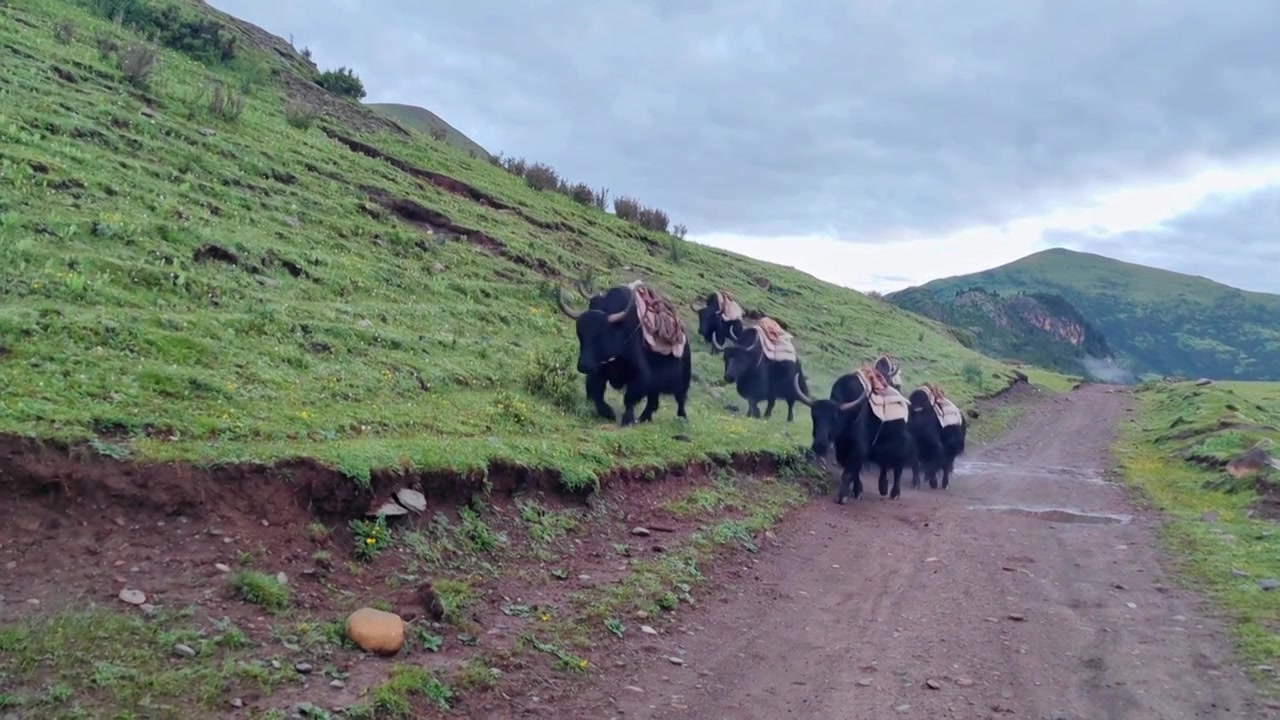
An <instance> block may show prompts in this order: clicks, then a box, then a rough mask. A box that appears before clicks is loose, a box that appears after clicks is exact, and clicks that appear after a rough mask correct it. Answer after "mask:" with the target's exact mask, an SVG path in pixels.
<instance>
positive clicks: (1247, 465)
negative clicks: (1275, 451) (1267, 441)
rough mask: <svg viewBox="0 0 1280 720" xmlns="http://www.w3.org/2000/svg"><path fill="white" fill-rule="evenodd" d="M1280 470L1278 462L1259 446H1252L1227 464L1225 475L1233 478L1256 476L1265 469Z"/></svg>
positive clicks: (1279, 462)
mask: <svg viewBox="0 0 1280 720" xmlns="http://www.w3.org/2000/svg"><path fill="white" fill-rule="evenodd" d="M1268 467H1271V468H1274V469H1277V470H1280V460H1276V459H1275V458H1273V457H1271V454H1270V453H1268V452H1267V451H1266V449H1265V448H1263V447H1262V446H1261V444H1258V445H1254V446H1253V447H1251V448H1249V449H1248V450H1246V451H1244V452H1243V453H1241V454H1239V455H1237V456H1235V457H1234V458H1231V460H1230V461H1229V462H1228V463H1227V468H1226V470H1227V474H1228V475H1230V476H1231V477H1234V478H1243V477H1249V476H1251V475H1257V474H1258V473H1260V472H1262V471H1263V470H1265V469H1266V468H1268Z"/></svg>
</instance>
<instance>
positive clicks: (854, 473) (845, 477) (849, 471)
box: [836, 464, 862, 505]
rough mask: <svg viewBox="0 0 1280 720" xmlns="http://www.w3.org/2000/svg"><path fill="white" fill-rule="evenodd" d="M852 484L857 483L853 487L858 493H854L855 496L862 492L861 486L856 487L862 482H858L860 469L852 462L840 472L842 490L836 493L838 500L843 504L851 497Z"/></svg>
mask: <svg viewBox="0 0 1280 720" xmlns="http://www.w3.org/2000/svg"><path fill="white" fill-rule="evenodd" d="M850 485H855V487H854V488H853V490H854V491H855V493H856V494H855V495H854V497H855V498H857V497H858V495H860V494H862V491H861V488H857V487H856V485H861V483H859V482H858V469H857V468H856V467H855V466H854V465H852V464H850V465H849V466H847V467H845V468H844V471H843V472H841V473H840V490H839V491H838V492H837V493H836V502H838V503H840V504H841V505H843V504H844V502H845V500H846V499H847V498H848V497H849V491H850V487H849V486H850Z"/></svg>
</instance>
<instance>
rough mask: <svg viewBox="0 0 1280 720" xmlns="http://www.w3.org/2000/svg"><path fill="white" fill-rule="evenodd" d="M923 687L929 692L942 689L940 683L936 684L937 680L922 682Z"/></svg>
mask: <svg viewBox="0 0 1280 720" xmlns="http://www.w3.org/2000/svg"><path fill="white" fill-rule="evenodd" d="M924 686H925V687H927V688H929V689H930V690H941V689H942V683H940V682H938V681H937V680H925V681H924Z"/></svg>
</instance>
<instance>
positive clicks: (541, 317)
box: [0, 0, 1010, 486]
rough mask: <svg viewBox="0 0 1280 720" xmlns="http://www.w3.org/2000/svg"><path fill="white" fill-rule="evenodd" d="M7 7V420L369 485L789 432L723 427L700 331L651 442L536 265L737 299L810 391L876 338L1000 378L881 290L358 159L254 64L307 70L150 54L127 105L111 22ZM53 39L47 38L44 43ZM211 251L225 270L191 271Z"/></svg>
mask: <svg viewBox="0 0 1280 720" xmlns="http://www.w3.org/2000/svg"><path fill="white" fill-rule="evenodd" d="M152 2H153V3H159V2H161V0H152ZM184 7H186V8H187V11H188V12H192V13H199V12H203V11H202V10H201V9H200V8H201V6H197V5H190V4H184ZM0 14H2V15H3V16H4V22H0V43H3V44H4V45H5V46H6V48H7V50H6V53H7V54H6V57H7V58H9V62H8V64H7V65H6V81H5V84H4V86H3V88H0V102H3V103H4V105H5V107H6V108H9V109H8V110H6V113H5V119H4V121H3V122H2V123H0V148H3V149H2V150H0V186H2V187H3V188H4V193H3V196H2V197H3V200H2V201H0V346H2V347H3V351H0V383H2V384H3V385H4V386H5V392H4V393H3V394H2V395H0V432H5V433H15V434H19V435H24V436H32V437H39V438H53V439H60V440H86V439H90V438H96V439H97V440H98V443H99V444H98V447H100V448H107V449H109V450H110V451H111V453H110V454H114V455H118V456H127V457H129V458H131V459H135V460H181V461H191V462H196V463H202V464H214V463H225V462H232V461H259V462H269V461H274V460H278V459H283V458H292V457H303V456H305V457H311V458H315V459H317V460H319V461H320V462H323V463H326V464H328V465H330V466H332V467H335V468H337V469H338V470H340V471H342V472H343V473H345V474H346V475H348V476H349V477H351V478H352V480H353V481H355V482H362V483H363V482H368V480H369V478H370V474H371V472H372V471H373V470H375V469H379V468H396V469H401V470H443V471H449V470H453V471H466V470H483V469H484V468H486V467H488V466H489V464H490V463H491V462H492V461H494V460H496V459H501V460H506V461H510V462H514V463H517V464H520V465H524V466H527V467H531V468H546V469H552V470H555V471H557V472H559V473H560V476H561V477H562V479H563V482H565V483H566V484H568V485H571V486H584V485H588V484H591V483H593V482H595V481H596V479H597V478H598V476H599V475H600V473H602V472H603V471H606V470H608V469H610V468H614V467H649V466H655V465H665V464H669V463H677V462H684V461H691V460H697V459H707V458H723V457H724V456H726V455H727V454H729V453H732V452H738V451H758V452H775V453H782V454H785V453H789V452H792V451H794V450H795V448H796V447H797V446H798V445H800V444H802V443H805V442H807V437H808V434H809V422H808V418H807V413H800V419H799V420H798V421H797V422H796V423H794V424H793V425H790V426H788V425H786V424H785V423H784V422H782V420H781V419H780V418H777V417H775V418H774V419H773V420H772V421H769V422H758V421H748V420H746V419H744V418H742V417H738V416H734V415H732V414H730V413H728V412H726V411H725V407H724V406H725V405H726V404H729V403H732V404H734V405H738V406H741V405H742V404H741V402H740V401H739V399H738V398H737V397H736V394H735V393H734V392H733V391H732V389H726V388H722V387H720V385H719V382H718V380H719V378H720V376H721V374H722V369H721V362H720V360H719V358H717V357H713V356H711V355H710V354H709V353H708V352H707V349H706V347H705V346H704V344H703V343H701V341H700V340H693V342H694V347H695V354H694V362H695V373H696V375H697V377H698V381H697V383H696V384H695V387H694V388H693V391H692V397H691V400H690V411H689V412H690V421H689V423H687V424H685V423H682V422H677V421H676V420H675V419H674V417H673V416H674V406H673V403H672V402H671V401H670V400H669V399H667V400H664V406H663V408H662V409H661V410H660V411H659V413H658V415H657V416H656V419H655V422H654V423H652V424H650V425H647V426H643V427H635V428H627V429H623V430H620V429H618V428H616V427H612V426H609V425H606V424H605V423H603V422H601V421H599V420H597V419H596V418H594V417H593V416H592V415H591V414H590V413H589V412H588V410H587V408H586V406H585V405H586V404H585V402H584V400H583V397H582V390H581V379H580V376H578V375H577V373H576V371H575V369H574V365H575V353H576V340H575V338H574V334H573V326H572V324H571V322H570V321H568V320H567V319H566V318H564V317H563V316H561V315H560V314H559V313H558V312H557V310H556V309H555V306H554V304H553V301H552V299H551V298H552V295H551V294H550V292H549V289H550V283H549V282H548V276H547V275H546V274H544V272H543V271H538V270H535V269H530V267H527V266H526V265H530V266H533V267H535V268H537V267H545V268H552V269H563V271H564V272H565V273H567V275H568V276H569V277H570V278H578V279H581V278H584V277H592V278H595V280H596V283H597V285H601V284H604V283H605V282H606V281H607V282H610V283H617V282H625V281H629V280H631V279H633V278H634V277H636V276H640V277H643V278H646V279H647V280H648V281H649V282H650V283H651V284H653V285H655V286H657V287H658V288H659V289H660V290H662V291H663V292H664V293H667V294H668V295H669V296H671V297H672V298H673V299H674V300H676V301H677V302H678V304H679V305H680V306H681V307H684V308H686V310H685V319H686V321H687V322H688V323H690V324H691V327H690V330H691V331H692V330H693V329H694V328H693V326H692V323H693V320H694V316H693V313H692V312H691V311H689V310H687V304H688V303H689V302H690V301H692V300H693V299H694V298H695V297H699V296H701V295H704V294H705V293H707V292H709V291H711V290H713V289H715V288H716V287H727V288H730V289H731V290H733V291H735V292H736V293H738V295H739V296H740V297H741V299H742V300H743V301H744V302H745V304H746V305H747V306H748V307H759V308H762V309H764V310H766V311H767V312H769V313H770V314H772V315H774V316H776V317H779V318H781V319H783V320H784V321H785V322H787V323H789V324H790V326H791V328H792V329H793V331H794V332H795V334H796V336H797V338H798V344H799V348H800V351H801V353H802V358H803V360H804V363H805V366H806V369H807V371H808V373H809V375H810V376H811V377H812V383H811V388H812V389H813V392H814V394H819V395H825V394H826V392H827V390H828V388H829V384H830V382H831V381H832V380H833V379H834V378H835V377H837V376H838V375H839V374H841V373H843V372H845V371H847V370H849V369H850V368H851V367H853V365H854V364H855V362H858V361H861V360H864V359H871V358H874V357H875V355H876V354H878V353H879V352H881V351H889V352H892V353H894V354H895V355H897V356H898V357H900V358H901V359H902V360H903V363H904V375H905V379H906V382H907V383H908V384H910V383H916V382H920V381H924V380H932V381H936V382H939V383H940V384H941V385H942V386H943V387H944V388H946V390H947V391H948V393H949V394H950V395H951V396H952V397H954V398H955V399H956V400H958V401H959V402H960V403H962V404H967V403H969V402H970V401H971V400H972V399H973V398H974V396H975V395H976V394H978V393H979V392H981V391H983V390H985V391H987V392H991V391H994V390H996V389H999V387H1001V386H1003V385H1004V384H1005V382H1006V379H1007V378H1008V377H1009V375H1010V371H1009V368H1008V367H1007V366H1005V365H1002V364H1000V363H997V362H995V361H993V360H990V359H988V358H985V357H983V356H980V355H978V354H977V353H975V352H972V351H970V350H968V349H966V348H964V347H962V346H961V345H959V344H958V343H956V342H955V341H954V340H953V338H952V337H951V336H950V335H949V334H948V333H946V332H945V331H943V330H942V329H941V328H940V327H939V326H938V325H937V324H936V323H933V322H931V321H928V320H925V319H923V318H921V317H918V316H915V315H912V314H909V313H906V312H903V311H901V310H899V309H897V308H895V307H893V306H892V305H890V304H888V303H884V302H880V301H876V300H873V299H870V298H867V297H865V296H863V295H861V294H859V293H857V292H854V291H851V290H847V289H843V288H839V287H836V286H833V285H830V284H827V283H823V282H821V281H818V280H816V279H814V278H812V277H810V276H807V275H804V274H801V273H799V272H796V271H794V270H790V269H786V268H781V267H777V266H772V265H768V264H765V263H761V262H757V261H754V260H749V259H747V258H743V257H740V256H737V255H734V254H731V253H726V252H722V251H718V250H714V249H709V248H706V247H701V246H696V245H691V244H687V243H683V242H681V241H678V240H675V239H674V238H672V237H670V236H667V235H665V234H661V233H654V232H649V231H644V230H640V229H638V228H636V227H635V226H633V225H630V224H628V223H625V222H622V221H620V220H618V219H617V218H614V217H613V216H612V215H609V214H605V213H603V212H600V211H597V210H595V209H594V208H587V207H583V206H581V205H578V204H576V203H574V202H573V201H572V200H570V199H569V198H566V197H564V196H562V195H559V194H556V193H540V192H537V191H534V190H532V189H530V188H529V187H528V186H527V184H526V183H524V182H523V181H522V180H520V179H519V178H516V177H514V176H512V175H510V174H508V173H506V172H505V171H503V170H501V169H500V168H497V167H495V166H494V165H492V164H490V163H488V162H485V161H483V160H473V159H471V158H469V157H468V156H467V155H466V154H465V153H463V152H461V151H459V150H457V149H456V148H454V147H452V146H450V145H449V144H447V143H441V142H434V141H432V140H430V139H429V138H422V137H414V138H404V137H400V136H392V135H377V136H365V137H362V140H363V141H364V142H367V143H369V144H370V145H373V146H376V147H378V148H380V150H381V151H382V152H383V153H386V154H387V155H389V156H393V157H396V158H398V159H399V160H401V161H403V162H404V163H408V164H410V165H412V166H415V167H419V168H423V169H426V170H430V171H432V172H436V173H441V174H444V175H447V176H449V177H452V178H455V179H457V180H459V181H463V182H465V183H467V184H469V185H470V186H472V187H474V188H476V189H479V190H480V191H483V192H484V193H487V194H489V195H491V196H493V197H494V198H497V199H498V200H500V201H501V202H503V203H506V204H509V205H511V206H512V207H515V208H517V209H518V210H519V213H517V212H513V211H501V210H495V209H493V208H491V207H487V206H484V205H481V204H479V203H476V202H473V201H471V200H470V199H468V198H466V197H464V196H461V195H458V194H452V193H448V192H445V191H442V190H440V189H438V188H437V187H436V186H435V185H432V184H430V183H426V182H423V181H420V180H418V179H416V178H415V177H413V176H412V175H410V174H409V173H407V172H404V171H402V170H399V169H396V168H395V167H392V165H390V164H388V163H387V162H384V161H381V160H376V159H371V158H368V157H365V156H364V155H361V154H357V153H353V152H351V151H349V150H348V149H346V147H345V146H343V145H341V144H339V143H336V142H334V141H333V140H331V139H329V138H328V137H327V136H326V135H325V134H324V133H323V132H322V131H321V128H320V127H319V126H312V127H307V128H304V127H295V126H294V125H292V124H290V122H289V121H288V119H287V118H286V107H287V104H288V103H289V102H292V101H291V100H290V99H289V98H287V97H286V96H285V94H284V93H285V91H284V89H283V86H281V85H277V84H275V83H277V82H278V81H277V80H276V79H273V78H272V76H271V74H270V72H268V70H271V71H276V72H279V73H282V74H284V75H288V74H289V73H293V72H295V69H294V68H295V65H296V64H292V63H284V62H277V61H276V60H275V59H273V58H269V57H266V56H265V55H264V56H258V55H251V54H250V51H251V49H252V46H251V45H249V44H244V45H243V46H242V48H243V49H242V51H241V52H242V55H241V56H239V57H237V58H236V59H235V61H234V62H230V63H217V62H212V61H206V62H197V61H196V60H194V59H193V58H191V57H189V56H187V55H183V54H179V53H176V52H173V51H171V50H167V49H166V50H162V51H161V52H160V56H159V57H160V62H159V66H158V68H157V69H155V70H154V72H153V73H152V74H151V76H150V77H149V79H148V82H147V83H146V87H147V88H149V89H148V90H146V91H145V92H144V91H140V90H137V89H134V88H132V87H131V86H128V85H127V84H126V83H125V82H124V81H123V80H122V78H121V73H120V70H119V69H118V67H117V62H116V60H115V59H114V58H113V57H112V56H109V55H104V54H103V53H102V52H101V51H100V49H99V47H100V46H101V45H102V44H103V43H102V42H101V39H102V38H111V37H114V38H116V42H118V43H120V44H122V45H126V46H127V45H129V44H131V43H136V42H137V41H138V38H137V37H136V36H133V35H131V34H130V33H129V32H128V31H127V30H121V29H119V28H116V27H114V26H113V25H111V24H110V23H108V22H106V21H103V20H100V19H96V18H94V17H92V16H91V15H90V14H88V13H87V12H85V11H83V10H81V9H80V6H78V5H76V4H74V3H72V2H69V0H55V1H51V2H48V3H33V4H20V5H9V6H5V7H3V8H0ZM67 24H70V25H73V26H74V28H75V32H74V34H73V37H72V38H71V39H70V40H69V41H65V42H64V40H65V38H66V34H65V33H61V34H60V33H57V32H55V28H57V27H60V26H65V25H67ZM60 38H61V39H60ZM64 78H71V79H70V80H68V79H64ZM215 83H222V84H225V85H226V86H227V87H229V88H233V89H234V90H235V92H237V93H241V92H242V93H243V97H244V108H243V111H242V112H241V113H240V114H239V115H238V116H237V117H236V118H235V119H234V120H229V119H226V118H225V117H222V116H219V115H215V114H213V113H212V112H211V111H210V110H209V109H208V108H207V107H206V105H205V101H203V100H201V98H206V97H207V94H208V91H209V90H210V88H212V87H213V86H214V84H215ZM335 102H336V101H335ZM350 105H351V108H350V112H351V113H355V114H359V113H367V112H369V111H368V110H367V109H364V108H362V107H361V106H359V105H358V104H356V103H350ZM343 132H345V131H343ZM352 134H354V133H352ZM362 188H375V189H377V192H379V193H383V194H385V195H388V196H393V197H405V198H412V199H413V200H414V201H416V202H418V203H420V204H421V205H423V206H425V207H427V208H430V209H432V210H434V211H437V212H440V213H443V214H445V215H448V216H449V217H450V218H451V219H452V221H453V222H454V223H456V224H458V225H462V226H465V227H468V228H474V229H477V230H482V231H484V232H485V233H488V234H489V235H491V236H492V237H493V238H496V239H497V240H498V241H500V242H501V243H502V245H503V246H504V247H505V249H503V250H501V251H498V250H492V249H486V247H484V246H481V245H478V244H475V243H471V242H468V241H467V240H465V239H460V238H458V237H454V236H452V235H447V236H446V234H444V233H434V234H427V233H425V232H423V231H421V230H419V229H417V228H415V227H413V226H410V225H407V224H405V223H403V222H401V221H399V220H398V219H397V218H396V217H394V216H392V215H391V214H390V213H388V212H385V211H383V210H382V209H380V208H379V207H378V206H377V205H376V204H375V203H373V202H372V201H371V200H370V196H369V192H367V191H366V190H365V189H362ZM526 218H532V219H533V220H535V221H536V222H537V223H538V224H535V223H534V222H531V221H530V220H528V219H526ZM546 227H553V228H554V229H546ZM206 245H216V246H218V247H221V248H225V249H226V250H229V251H231V252H234V253H235V254H236V255H237V256H238V257H239V259H240V262H239V265H234V266H233V265H231V264H228V263H225V262H218V261H205V262H195V261H193V256H194V254H195V253H196V252H197V251H198V250H199V249H200V248H202V247H204V246H206ZM510 258H516V260H515V261H513V260H512V259H510ZM522 263H523V264H522ZM758 278H764V279H767V280H768V284H769V289H768V290H765V289H762V288H761V287H760V286H758V285H757V284H755V282H754V280H755V279H758ZM966 367H971V368H976V369H977V371H976V373H973V374H965V373H964V372H962V371H963V370H964V369H965V368H966ZM609 399H610V401H611V402H612V403H614V404H615V406H616V405H618V404H620V401H619V399H618V398H617V395H616V393H611V394H610V396H609Z"/></svg>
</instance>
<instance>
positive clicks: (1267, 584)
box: [1258, 578, 1280, 590]
mask: <svg viewBox="0 0 1280 720" xmlns="http://www.w3.org/2000/svg"><path fill="white" fill-rule="evenodd" d="M1258 587H1260V588H1262V589H1263V590H1275V589H1276V588H1280V580H1276V579H1275V578H1263V579H1262V580H1259V581H1258Z"/></svg>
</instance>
